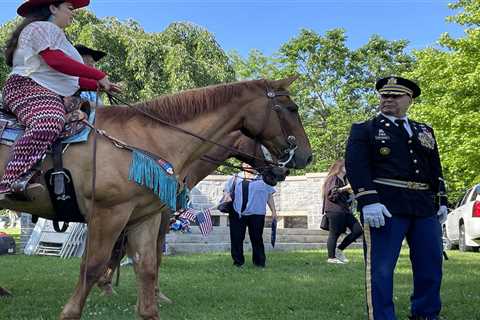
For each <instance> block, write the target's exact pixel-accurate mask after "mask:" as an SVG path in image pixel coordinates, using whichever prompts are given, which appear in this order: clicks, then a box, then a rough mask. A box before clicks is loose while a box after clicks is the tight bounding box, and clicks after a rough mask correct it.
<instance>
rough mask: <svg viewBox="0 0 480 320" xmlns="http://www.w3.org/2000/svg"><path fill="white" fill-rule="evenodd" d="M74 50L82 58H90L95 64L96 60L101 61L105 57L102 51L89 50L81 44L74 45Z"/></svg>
mask: <svg viewBox="0 0 480 320" xmlns="http://www.w3.org/2000/svg"><path fill="white" fill-rule="evenodd" d="M75 49H77V51H78V53H80V54H81V55H82V56H84V55H89V56H92V58H93V60H94V61H95V62H97V61H98V60H100V59H102V58H103V57H105V56H106V55H107V54H106V53H105V52H103V51H100V50H94V49H91V48H89V47H87V46H84V45H83V44H78V45H76V46H75Z"/></svg>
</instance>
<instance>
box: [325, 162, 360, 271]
mask: <svg viewBox="0 0 480 320" xmlns="http://www.w3.org/2000/svg"><path fill="white" fill-rule="evenodd" d="M345 172H346V171H345V161H344V160H337V161H336V162H335V163H334V164H333V165H332V166H331V167H330V170H329V171H328V175H327V178H326V179H325V183H324V185H323V201H324V207H323V208H324V210H323V211H324V212H323V214H326V215H327V217H328V222H329V224H328V225H329V234H328V240H327V249H328V259H327V262H329V263H347V262H348V259H347V258H346V257H345V255H344V254H343V250H345V248H346V247H348V246H349V245H350V244H351V243H352V242H354V241H355V240H356V239H357V238H358V237H360V236H361V235H362V231H363V230H362V227H361V226H360V223H359V222H358V220H357V219H356V218H355V217H354V216H353V213H352V210H351V208H350V207H351V203H352V200H353V194H352V188H351V187H350V185H349V184H348V182H347V181H346V176H345ZM347 228H348V229H350V234H348V235H347V236H346V237H345V238H344V239H343V241H342V243H341V244H340V245H339V246H338V247H337V240H338V238H339V237H340V235H341V234H342V233H345V231H346V229H347Z"/></svg>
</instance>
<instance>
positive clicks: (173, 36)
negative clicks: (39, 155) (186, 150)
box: [0, 10, 235, 101]
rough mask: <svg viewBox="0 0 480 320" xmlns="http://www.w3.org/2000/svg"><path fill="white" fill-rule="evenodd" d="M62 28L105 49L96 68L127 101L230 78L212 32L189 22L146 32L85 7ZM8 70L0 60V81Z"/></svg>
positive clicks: (0, 33)
mask: <svg viewBox="0 0 480 320" xmlns="http://www.w3.org/2000/svg"><path fill="white" fill-rule="evenodd" d="M13 23H14V22H9V23H7V24H6V25H4V26H2V27H0V42H2V43H4V42H5V41H4V40H5V39H6V37H7V36H8V35H9V34H10V32H11V29H12V26H13ZM66 31H67V35H68V37H69V39H70V40H71V41H72V43H74V44H78V43H81V44H84V45H87V46H89V47H92V48H95V49H99V50H103V51H105V52H107V53H108V55H107V56H106V57H105V58H104V59H102V60H101V61H100V62H99V63H98V67H99V68H100V69H101V70H104V71H105V72H106V73H107V74H108V75H109V77H110V79H111V80H112V81H114V82H121V83H122V84H123V86H124V88H125V92H124V97H125V99H126V100H127V101H138V100H141V99H148V98H152V97H154V96H157V95H160V94H165V93H172V92H177V91H179V90H184V89H190V88H195V87H203V86H207V85H211V84H217V83H223V82H231V81H233V80H234V79H235V77H234V70H233V68H232V66H231V64H230V61H229V58H228V56H227V55H226V54H225V53H224V52H223V50H222V48H220V46H219V45H218V43H217V42H216V41H215V38H214V36H213V35H212V34H211V33H209V32H208V31H207V30H205V29H203V28H201V27H199V26H196V25H193V24H191V23H172V24H171V25H170V26H168V27H167V28H166V29H165V30H164V31H163V32H159V33H148V32H145V31H144V30H143V28H142V27H141V26H140V25H139V24H138V22H136V21H134V20H127V21H119V20H118V19H116V18H113V17H108V18H103V19H98V18H97V17H95V15H94V14H93V13H92V12H90V11H88V10H79V11H78V12H77V13H76V16H75V22H74V23H73V24H72V25H71V26H70V27H69V28H68V29H67V30H66ZM0 59H2V58H0ZM0 62H2V60H0ZM8 72H9V71H8V69H7V67H6V66H5V64H4V63H0V81H4V79H5V76H6V75H7V74H8ZM2 83H3V82H0V84H2Z"/></svg>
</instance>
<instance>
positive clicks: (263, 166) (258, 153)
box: [232, 131, 290, 186]
mask: <svg viewBox="0 0 480 320" xmlns="http://www.w3.org/2000/svg"><path fill="white" fill-rule="evenodd" d="M234 134H235V136H236V140H235V142H234V144H233V147H234V148H236V149H237V150H239V151H240V152H242V153H234V154H232V156H234V157H235V158H237V159H238V160H240V161H242V162H246V163H248V164H249V165H251V166H252V167H253V168H254V169H256V170H257V171H258V173H259V174H260V175H261V176H262V179H263V181H265V183H267V184H269V185H271V186H275V185H277V183H278V182H279V181H284V180H285V178H286V176H287V175H288V174H289V173H290V170H289V169H287V168H285V167H279V166H274V165H272V164H271V163H272V162H273V163H276V162H277V159H276V158H275V157H273V156H272V155H271V153H270V152H269V151H268V150H267V148H265V147H264V146H263V145H261V144H260V143H259V142H258V141H255V140H253V139H251V138H249V137H247V136H245V135H244V134H242V133H241V132H239V131H238V132H235V133H234ZM245 154H248V155H251V156H253V157H248V156H246V155H245Z"/></svg>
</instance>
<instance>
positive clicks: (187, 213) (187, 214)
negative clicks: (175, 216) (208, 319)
mask: <svg viewBox="0 0 480 320" xmlns="http://www.w3.org/2000/svg"><path fill="white" fill-rule="evenodd" d="M179 218H182V219H186V220H188V221H191V222H195V220H196V218H197V215H196V213H195V210H193V209H192V208H188V209H186V210H184V211H183V212H182V213H180V215H179Z"/></svg>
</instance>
